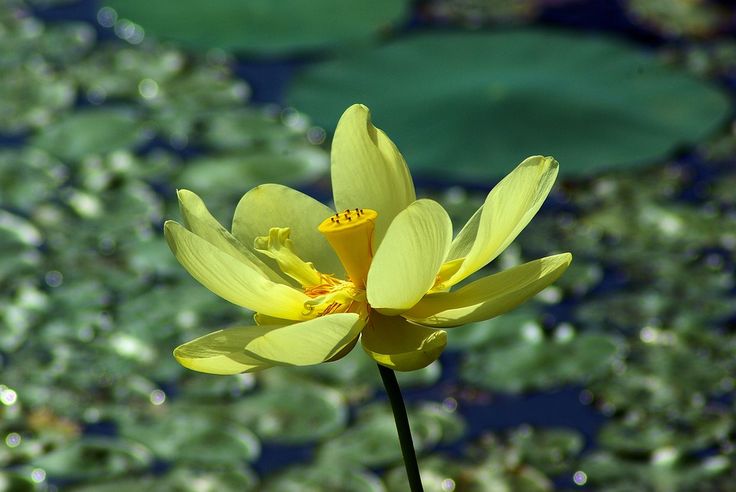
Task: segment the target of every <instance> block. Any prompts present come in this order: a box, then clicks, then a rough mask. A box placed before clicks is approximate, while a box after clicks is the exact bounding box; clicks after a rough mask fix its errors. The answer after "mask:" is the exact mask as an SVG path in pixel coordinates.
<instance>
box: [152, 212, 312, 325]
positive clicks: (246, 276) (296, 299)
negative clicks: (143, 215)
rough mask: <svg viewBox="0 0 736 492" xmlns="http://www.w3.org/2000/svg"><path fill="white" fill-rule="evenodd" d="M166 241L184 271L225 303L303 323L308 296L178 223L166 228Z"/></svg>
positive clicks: (165, 226)
mask: <svg viewBox="0 0 736 492" xmlns="http://www.w3.org/2000/svg"><path fill="white" fill-rule="evenodd" d="M164 233H165V235H166V241H167V242H168V243H169V247H170V248H171V251H172V252H173V253H174V256H176V259H177V260H179V263H181V264H182V266H183V267H184V268H186V270H187V271H188V272H189V273H190V274H191V275H192V277H194V278H195V279H197V280H198V281H199V282H200V283H201V284H202V285H204V286H205V287H207V288H208V289H209V290H211V291H212V292H214V293H215V294H217V295H218V296H220V297H222V298H223V299H225V300H227V301H230V302H232V303H233V304H237V305H238V306H242V307H245V308H248V309H250V310H252V311H258V312H261V313H263V314H265V315H268V316H273V317H277V318H285V319H303V315H302V313H303V311H304V303H305V302H307V301H308V300H309V297H307V295H306V294H304V293H303V292H301V291H298V290H296V289H294V288H292V287H289V286H288V285H284V284H278V283H275V282H271V281H270V280H268V279H267V278H265V277H264V276H263V275H262V274H261V272H260V271H258V270H256V269H255V268H254V267H253V266H251V265H250V264H248V263H244V262H242V261H239V260H237V259H236V258H234V257H232V256H230V255H229V254H227V253H224V252H222V251H221V250H219V249H218V248H217V247H215V246H214V245H212V244H211V243H209V242H207V241H205V240H204V239H202V238H201V237H199V236H197V235H196V234H194V233H193V232H191V231H189V230H187V229H186V228H184V227H183V226H182V225H181V224H178V223H176V222H174V221H171V220H169V221H167V222H166V224H164Z"/></svg>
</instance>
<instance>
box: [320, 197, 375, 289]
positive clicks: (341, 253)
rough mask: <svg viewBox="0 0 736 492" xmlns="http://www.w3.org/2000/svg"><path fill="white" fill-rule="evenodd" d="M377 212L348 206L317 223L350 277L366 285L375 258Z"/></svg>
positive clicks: (359, 284)
mask: <svg viewBox="0 0 736 492" xmlns="http://www.w3.org/2000/svg"><path fill="white" fill-rule="evenodd" d="M377 217H378V213H376V211H375V210H370V209H367V208H356V209H353V210H345V211H344V212H338V213H336V214H335V215H333V216H331V217H328V218H326V219H325V220H323V221H322V223H321V224H320V225H319V226H318V227H317V229H318V230H319V232H321V233H322V234H324V236H325V237H326V238H327V241H328V242H329V243H330V246H332V249H334V250H335V253H337V257H338V258H340V261H341V262H342V265H343V266H344V267H345V271H346V272H347V274H348V277H349V278H350V281H351V282H352V283H353V284H354V285H355V287H357V288H358V289H365V280H366V278H367V277H368V269H369V268H370V266H371V260H373V249H372V247H371V240H372V239H373V229H374V228H375V221H376V218H377Z"/></svg>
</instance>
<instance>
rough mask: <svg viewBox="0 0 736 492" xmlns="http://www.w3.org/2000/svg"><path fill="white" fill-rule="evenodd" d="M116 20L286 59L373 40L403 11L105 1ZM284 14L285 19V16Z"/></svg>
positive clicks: (374, 5)
mask: <svg viewBox="0 0 736 492" xmlns="http://www.w3.org/2000/svg"><path fill="white" fill-rule="evenodd" d="M106 3H107V4H108V5H110V6H111V7H113V8H114V9H115V10H117V12H118V14H119V16H121V17H124V18H127V19H131V20H132V21H134V22H137V23H139V24H141V25H142V26H143V28H144V29H145V31H146V33H148V34H153V35H154V36H158V37H160V38H162V39H170V40H174V41H177V42H179V43H182V44H184V45H187V46H190V47H195V48H200V49H209V48H222V49H225V50H234V51H240V52H244V53H250V54H263V55H284V54H287V53H293V52H303V51H311V50H316V49H322V48H326V47H331V46H338V45H341V44H344V43H348V42H354V41H359V40H362V39H365V38H368V37H370V36H372V35H374V34H375V33H376V32H377V31H379V30H380V29H382V28H385V27H388V26H389V25H391V24H394V23H397V22H399V21H400V20H401V19H402V17H403V16H404V13H405V9H406V7H407V2H406V1H403V0H401V1H397V0H373V1H370V0H353V1H351V2H350V3H345V2H341V1H340V0H312V1H310V2H303V1H300V0H281V1H280V2H279V3H273V2H271V1H270V0H249V1H247V2H242V1H238V0H212V1H210V2H208V3H207V8H206V9H202V4H201V3H200V2H198V1H196V0H181V1H178V2H176V4H175V5H174V4H169V3H166V2H156V3H154V4H151V3H150V2H146V1H145V0H122V1H121V0H107V2H106ZM285 13H288V14H287V15H284V14H285Z"/></svg>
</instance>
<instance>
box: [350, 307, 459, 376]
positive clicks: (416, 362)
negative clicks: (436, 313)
mask: <svg viewBox="0 0 736 492" xmlns="http://www.w3.org/2000/svg"><path fill="white" fill-rule="evenodd" d="M360 340H361V342H362V344H363V349H364V350H365V351H366V353H367V354H368V355H370V356H371V358H373V360H375V361H376V362H378V363H379V364H381V365H383V366H386V367H388V368H390V369H394V370H396V371H415V370H417V369H421V368H423V367H426V366H428V365H429V364H431V363H432V362H434V361H435V360H437V358H438V357H439V356H440V354H441V353H442V350H444V348H445V345H447V333H446V332H445V331H443V330H433V329H431V328H426V327H424V326H419V325H415V324H413V323H410V322H408V321H407V320H405V319H404V318H402V317H400V316H383V315H381V314H378V313H371V316H370V319H369V322H368V325H367V326H366V327H365V328H364V329H363V335H362V336H361V339H360Z"/></svg>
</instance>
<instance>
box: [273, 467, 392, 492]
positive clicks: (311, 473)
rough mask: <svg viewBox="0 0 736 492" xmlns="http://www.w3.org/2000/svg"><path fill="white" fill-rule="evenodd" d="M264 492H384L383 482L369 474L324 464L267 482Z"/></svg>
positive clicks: (288, 472) (293, 470)
mask: <svg viewBox="0 0 736 492" xmlns="http://www.w3.org/2000/svg"><path fill="white" fill-rule="evenodd" d="M260 490H261V491H262V492H344V491H348V490H349V491H350V492H384V488H383V486H382V485H381V481H380V480H379V479H378V477H376V476H375V475H373V474H371V473H370V472H368V471H365V470H361V469H358V468H350V467H341V466H337V467H336V466H335V464H334V463H329V462H321V463H317V464H315V465H312V466H309V467H306V466H295V467H291V468H288V469H287V470H285V471H283V472H281V473H279V474H277V475H276V476H274V477H272V478H271V479H269V480H267V481H266V483H264V484H263V487H262V488H261V489H260Z"/></svg>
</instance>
